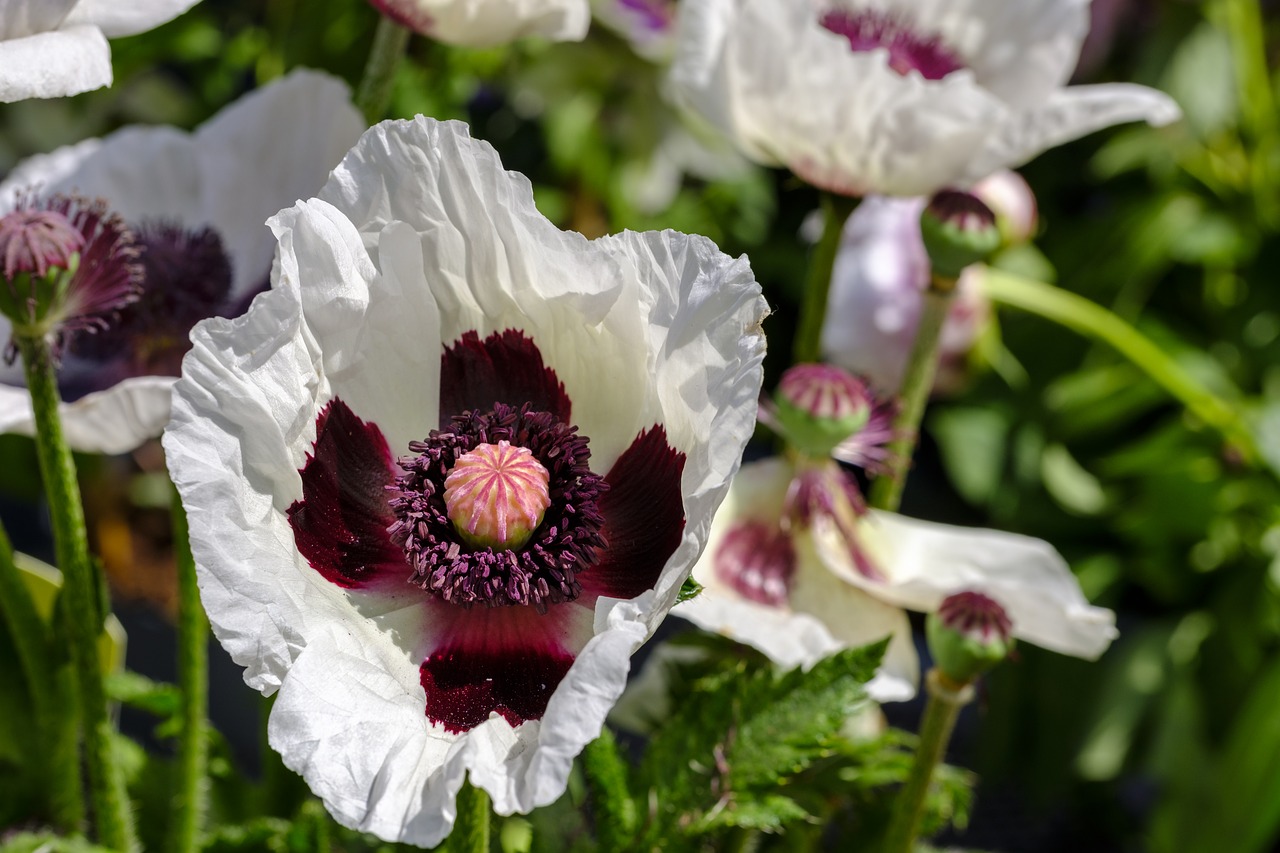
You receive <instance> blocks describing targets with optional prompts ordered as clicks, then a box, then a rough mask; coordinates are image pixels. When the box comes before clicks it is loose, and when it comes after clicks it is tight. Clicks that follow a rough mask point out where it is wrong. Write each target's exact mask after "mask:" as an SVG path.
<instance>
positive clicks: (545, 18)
mask: <svg viewBox="0 0 1280 853" xmlns="http://www.w3.org/2000/svg"><path fill="white" fill-rule="evenodd" d="M369 2H370V3H372V4H373V5H374V7H375V8H377V9H378V10H379V11H380V12H382V14H384V15H386V16H387V17H388V18H391V20H393V21H395V22H396V23H398V24H400V25H402V26H405V27H408V28H409V29H411V30H413V31H414V32H417V33H421V34H422V35H424V36H430V37H431V38H433V39H436V40H437V41H442V42H446V43H448V44H457V45H462V46H464V47H492V46H495V45H500V44H506V43H507V42H511V41H515V40H516V39H519V38H525V37H527V36H541V37H542V38H547V39H551V40H552V41H581V40H582V39H584V38H586V36H587V28H588V27H589V26H590V25H591V7H590V5H589V2H590V0H369Z"/></svg>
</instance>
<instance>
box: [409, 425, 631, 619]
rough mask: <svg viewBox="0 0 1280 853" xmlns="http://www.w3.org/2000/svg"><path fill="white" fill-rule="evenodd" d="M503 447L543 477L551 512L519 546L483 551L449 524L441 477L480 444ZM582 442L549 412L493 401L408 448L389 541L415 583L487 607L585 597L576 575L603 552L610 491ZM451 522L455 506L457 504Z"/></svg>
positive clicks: (540, 604) (541, 604) (462, 529)
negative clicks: (605, 500)
mask: <svg viewBox="0 0 1280 853" xmlns="http://www.w3.org/2000/svg"><path fill="white" fill-rule="evenodd" d="M501 442H507V443H508V444H509V445H511V446H513V447H518V448H523V449H524V450H527V451H528V453H529V454H530V455H531V456H532V458H533V459H534V460H536V461H537V462H538V463H539V464H540V465H541V466H542V467H543V468H545V469H546V473H547V486H546V489H547V495H548V497H549V505H548V506H547V507H546V510H545V512H544V513H543V515H542V519H541V522H540V523H538V524H537V526H536V528H534V529H533V530H532V531H531V533H529V536H528V538H527V541H525V542H523V543H521V545H520V547H518V548H512V547H485V546H484V545H483V544H481V543H480V541H478V540H477V538H476V537H475V536H474V535H471V534H469V533H468V532H467V530H466V529H465V527H462V526H460V525H458V524H457V523H455V519H451V518H450V509H451V507H450V503H455V502H453V501H451V500H450V499H449V496H447V495H446V491H448V490H449V485H450V484H448V483H446V480H448V479H449V475H450V473H451V472H453V471H454V469H455V467H456V466H457V465H458V463H459V460H460V459H462V458H463V457H464V456H467V455H468V454H470V453H471V452H472V451H473V450H475V449H476V448H477V447H480V446H483V445H494V446H496V445H499V444H500V443H501ZM587 444H588V443H587V439H586V437H585V436H582V435H579V434H578V432H577V428H576V427H573V426H569V425H568V424H565V423H563V422H561V421H559V420H557V419H556V418H555V416H554V415H552V414H550V413H548V412H538V411H534V410H533V409H532V408H531V407H530V406H529V405H527V404H526V405H525V406H524V407H523V408H520V409H516V408H514V407H512V406H508V405H506V404H503V403H497V404H495V405H494V407H493V409H492V410H490V411H489V412H485V413H480V412H476V411H467V412H464V413H462V414H461V415H456V416H455V417H454V418H453V424H452V426H451V427H450V428H448V429H439V430H433V431H432V432H431V434H430V435H429V436H428V437H427V439H426V440H424V441H415V442H411V443H410V444H409V449H410V450H411V451H413V453H415V454H416V455H415V456H406V457H403V458H401V459H400V460H399V464H400V467H401V468H402V469H403V470H404V474H402V475H401V476H399V477H398V478H397V479H396V484H395V486H394V487H392V488H393V490H394V491H395V492H396V497H394V498H393V499H392V500H391V502H390V506H391V510H392V512H394V513H395V516H396V522H395V524H394V525H392V527H391V529H390V535H391V538H392V541H394V542H395V543H396V544H398V545H399V546H400V547H401V548H403V549H404V552H405V556H406V558H407V559H408V561H409V566H410V568H411V569H412V570H413V574H412V576H411V578H410V580H411V582H413V583H416V584H418V585H419V586H421V587H422V588H423V589H424V590H426V591H428V592H431V593H434V594H435V595H438V596H439V597H440V598H442V599H444V600H445V601H448V602H451V603H454V604H461V605H463V606H471V605H473V604H477V603H479V604H485V605H488V606H491V607H496V606H503V605H515V604H527V605H533V606H534V607H536V608H538V609H539V610H545V609H546V607H547V606H548V605H550V604H558V603H561V602H564V601H572V600H573V599H575V598H577V597H578V596H579V595H580V594H581V592H582V584H581V582H580V581H579V580H578V577H577V576H578V575H579V574H580V573H581V572H583V571H584V570H586V569H588V568H590V567H591V566H592V565H593V564H594V563H595V562H596V559H597V551H598V550H599V549H601V548H603V547H604V544H605V542H604V539H603V538H602V537H601V535H600V530H601V528H602V527H603V526H604V518H603V516H602V515H601V514H600V511H599V508H598V503H599V499H600V497H601V495H602V494H603V493H604V491H605V490H606V489H607V485H606V484H605V482H604V480H603V479H602V478H601V477H600V476H598V475H596V474H593V473H592V472H591V468H590V466H589V464H588V462H589V460H590V458H591V452H590V450H589V449H588V446H587ZM454 509H455V513H454V514H455V515H456V514H457V512H456V503H455V506H454Z"/></svg>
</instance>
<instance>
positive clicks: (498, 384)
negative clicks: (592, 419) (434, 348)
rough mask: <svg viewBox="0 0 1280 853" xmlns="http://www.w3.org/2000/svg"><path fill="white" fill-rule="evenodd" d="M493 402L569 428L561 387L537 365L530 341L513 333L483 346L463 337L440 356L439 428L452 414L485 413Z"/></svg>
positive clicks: (474, 338) (539, 355) (487, 340)
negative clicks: (523, 406) (525, 407)
mask: <svg viewBox="0 0 1280 853" xmlns="http://www.w3.org/2000/svg"><path fill="white" fill-rule="evenodd" d="M495 403H506V404H509V405H512V406H520V405H521V404H524V403H528V404H530V406H529V407H530V408H531V409H533V410H534V411H539V412H550V413H551V414H552V415H554V416H555V417H556V420H559V421H561V422H563V423H572V420H571V419H570V417H569V414H570V411H569V410H570V405H569V396H568V395H567V394H566V393H565V390H564V385H563V384H562V383H561V382H560V380H559V379H558V378H557V377H556V372H555V371H554V370H552V369H551V368H549V367H547V366H546V365H545V364H544V363H543V361H542V353H541V352H539V351H538V347H537V345H536V344H534V342H533V340H532V339H531V338H529V337H527V336H525V334H524V333H523V332H520V331H517V330H515V329H507V330H506V331H504V332H494V333H493V334H492V335H489V337H487V338H485V339H484V340H483V341H482V340H480V336H479V335H477V334H476V333H475V332H467V333H465V334H464V335H463V336H462V337H461V338H460V339H459V340H458V341H457V343H455V344H453V345H452V346H448V347H445V350H444V354H443V355H442V356H441V357H440V429H447V428H448V427H449V424H450V423H451V421H452V419H453V417H454V415H460V414H462V413H463V412H466V411H479V412H487V411H489V410H490V409H492V408H493V407H494V404H495Z"/></svg>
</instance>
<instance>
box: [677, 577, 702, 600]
mask: <svg viewBox="0 0 1280 853" xmlns="http://www.w3.org/2000/svg"><path fill="white" fill-rule="evenodd" d="M702 590H703V586H702V584H700V583H698V582H697V581H696V580H694V579H693V578H685V579H684V583H682V584H681V585H680V592H679V594H677V595H676V604H682V603H684V602H686V601H689V600H690V599H693V598H697V597H698V596H699V595H701V594H702Z"/></svg>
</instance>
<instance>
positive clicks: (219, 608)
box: [164, 117, 767, 845]
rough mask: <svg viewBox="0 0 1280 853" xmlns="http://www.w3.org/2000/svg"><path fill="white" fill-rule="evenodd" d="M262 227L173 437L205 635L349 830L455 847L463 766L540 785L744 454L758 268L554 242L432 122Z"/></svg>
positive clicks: (624, 663)
mask: <svg viewBox="0 0 1280 853" xmlns="http://www.w3.org/2000/svg"><path fill="white" fill-rule="evenodd" d="M271 224H272V227H273V229H274V230H275V232H276V235H277V239H278V241H279V245H278V249H277V255H276V262H275V266H274V269H273V275H272V282H273V287H272V290H271V291H269V292H268V293H267V294H265V295H263V296H261V297H259V298H258V299H257V300H256V301H255V302H254V303H253V306H252V307H251V308H250V310H249V312H248V313H247V314H246V315H245V316H244V317H241V318H240V319H238V320H233V321H228V320H222V319H214V320H209V321H206V322H204V323H202V324H200V325H199V326H197V328H196V330H195V332H194V333H193V338H194V346H193V348H192V350H191V352H190V353H189V354H188V355H187V357H186V360H185V361H184V364H183V378H182V379H181V380H180V381H179V382H178V384H177V386H176V388H175V391H174V412H173V420H172V421H171V423H170V426H169V428H168V430H167V431H166V433H165V438H164V445H165V450H166V453H167V456H168V459H169V465H170V470H171V472H172V474H173V477H174V480H175V482H176V483H177V485H178V488H179V490H180V492H181V493H182V498H183V502H184V504H185V506H186V508H187V512H188V514H189V517H190V526H191V535H192V549H193V551H194V553H195V556H196V562H197V566H198V569H199V573H200V585H201V591H202V595H203V598H204V603H205V606H206V609H207V610H208V613H209V617H210V620H211V622H212V623H213V627H214V631H215V633H216V634H217V636H218V638H219V639H220V640H221V641H222V643H223V645H224V646H225V647H226V648H227V650H228V651H229V652H230V653H231V656H232V657H233V658H234V659H235V660H236V661H237V662H238V663H240V664H241V665H242V666H245V667H246V672H245V679H246V681H247V682H248V683H249V684H250V685H251V686H253V687H255V688H257V689H259V690H261V691H262V692H264V693H272V692H275V691H276V690H279V698H278V699H277V700H276V703H275V706H274V708H273V710H272V715H271V720H270V727H269V734H270V742H271V745H272V746H273V747H274V748H275V749H277V750H278V751H279V752H280V753H281V755H282V756H283V758H284V761H285V763H286V764H287V765H288V766H289V767H291V768H293V769H295V770H297V771H298V772H300V773H301V774H302V775H303V776H304V777H305V778H306V779H307V781H308V783H309V784H310V785H311V787H312V790H314V791H315V792H316V793H317V794H318V795H320V796H321V797H322V798H323V800H324V802H325V804H326V806H327V807H328V809H329V810H330V811H331V812H332V813H333V815H334V816H335V817H336V818H337V819H338V820H339V821H340V822H342V823H343V824H344V825H347V826H351V827H355V828H359V829H362V830H365V831H369V832H372V833H374V834H375V835H378V836H380V837H382V838H386V839H400V840H405V841H409V842H411V843H415V844H422V845H432V844H435V843H437V842H438V841H439V840H440V839H441V838H443V837H444V836H445V835H447V834H448V832H449V830H450V827H451V825H452V823H453V820H454V815H455V806H454V797H455V795H456V793H457V791H458V788H459V786H460V785H461V784H462V781H463V776H464V773H467V774H469V776H470V779H471V781H472V782H473V783H474V784H476V785H477V786H479V787H481V788H483V789H485V790H486V791H488V792H489V794H490V795H491V797H492V802H493V807H494V808H495V809H496V810H497V811H498V812H500V813H503V814H509V813H512V812H515V811H527V810H529V809H531V808H533V807H535V806H538V805H542V804H546V803H549V802H551V801H553V800H555V799H556V798H557V797H558V796H559V795H560V794H561V793H562V792H563V790H564V786H565V784H566V780H567V776H568V773H569V770H570V768H571V766H572V763H573V759H574V756H575V755H576V754H577V753H578V751H579V750H581V749H582V748H583V746H585V745H586V744H587V743H588V742H589V741H590V740H592V739H593V738H594V737H596V736H597V735H598V734H599V732H600V728H601V725H602V724H603V721H604V718H605V715H606V713H607V712H608V710H609V708H610V706H611V705H612V704H613V702H614V701H615V700H616V699H617V697H618V695H619V694H620V693H621V692H622V689H623V686H624V683H625V681H626V675H627V671H628V667H629V663H630V655H631V653H632V652H633V651H634V650H635V649H636V648H637V647H638V646H639V645H640V644H641V643H642V642H644V640H645V638H646V637H648V636H649V634H650V633H651V632H652V631H653V629H654V627H655V626H656V624H657V623H658V622H659V621H660V620H661V619H662V618H663V617H664V616H665V615H666V613H667V611H668V610H669V609H670V608H671V606H672V605H673V604H674V603H675V599H676V596H677V594H678V592H679V589H680V585H681V583H682V582H683V580H684V579H685V577H686V576H687V575H688V573H689V570H690V567H691V566H692V565H693V563H694V561H695V560H696V559H697V557H698V555H699V554H700V553H701V550H702V547H703V544H704V543H705V541H706V536H707V532H708V529H709V527H710V525H711V517H712V515H713V513H714V511H715V508H716V507H717V506H718V505H719V503H720V500H721V499H722V497H723V495H724V493H725V491H726V489H727V487H728V480H729V478H730V476H731V475H732V474H733V473H734V471H735V470H736V469H737V467H738V464H739V461H740V457H741V453H742V448H743V446H744V444H745V443H746V440H747V438H748V437H749V436H750V434H751V432H752V428H753V426H754V419H755V410H756V400H757V398H758V395H759V390H760V383H761V367H760V364H761V361H762V359H763V355H764V340H763V336H762V334H761V332H760V329H759V324H760V322H761V321H762V319H763V316H764V314H765V312H766V310H767V309H766V306H765V304H764V301H763V299H762V297H761V296H760V290H759V286H758V285H757V284H756V282H755V280H754V278H753V277H752V274H751V271H750V268H749V267H748V265H747V263H746V262H745V260H744V259H739V260H733V259H731V258H729V257H727V256H725V255H723V254H721V253H720V252H719V251H718V250H717V249H716V248H715V246H714V245H712V244H711V243H710V242H709V241H707V240H705V239H704V238H699V237H689V236H686V235H683V234H678V233H676V232H672V231H666V232H661V233H658V232H650V233H643V234H637V233H631V232H626V233H623V234H620V235H615V236H609V237H602V238H600V239H597V240H592V241H588V240H586V239H585V238H583V237H582V236H581V235H578V234H575V233H570V232H563V231H560V230H558V229H557V228H555V227H554V226H553V225H552V224H551V223H550V222H548V221H547V220H546V219H545V218H543V217H542V215H541V214H539V213H538V211H537V209H536V208H535V206H534V203H533V193H532V187H531V185H530V184H529V182H528V180H526V179H525V178H524V177H523V176H520V175H517V174H514V173H511V172H506V171H504V170H503V168H502V164H501V162H500V161H499V159H498V156H497V154H496V152H494V151H493V149H492V148H490V147H489V146H488V145H487V144H485V143H483V142H478V141H474V140H472V139H471V138H470V137H469V136H468V134H467V129H466V126H465V125H462V124H459V123H456V122H446V123H439V122H435V121H433V120H431V119H426V118H423V117H418V118H417V119H416V120H415V121H412V122H409V121H401V122H384V123H382V124H380V125H378V126H376V127H374V128H372V129H371V130H369V131H368V132H367V133H366V134H365V135H364V137H363V138H362V139H361V141H360V142H359V144H358V145H357V146H356V147H355V148H354V149H353V150H352V152H351V153H350V154H349V155H348V156H347V158H346V159H345V160H343V162H342V164H341V165H340V166H339V167H338V168H337V169H336V170H335V172H334V174H333V177H332V178H331V179H330V181H329V183H328V184H327V185H326V186H325V188H324V190H323V191H322V192H321V194H320V197H319V198H315V199H311V200H309V201H305V202H300V203H298V204H297V205H295V206H294V207H293V208H291V209H289V210H286V211H282V212H281V213H280V215H279V216H277V217H276V218H275V219H273V220H272V223H271ZM522 543H523V544H522Z"/></svg>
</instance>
